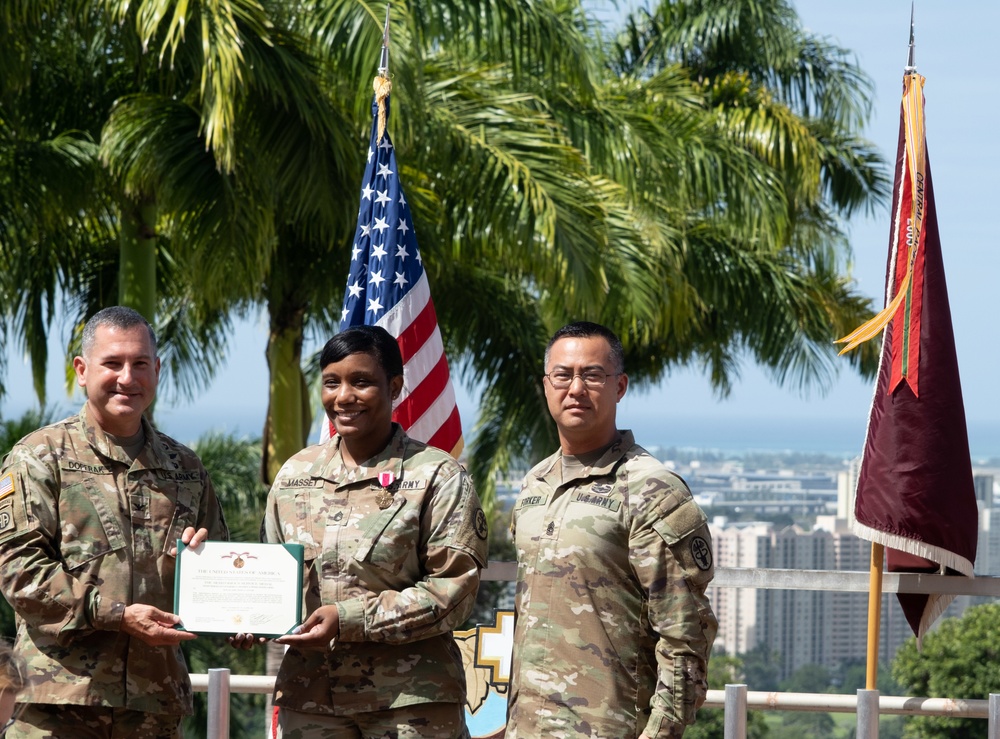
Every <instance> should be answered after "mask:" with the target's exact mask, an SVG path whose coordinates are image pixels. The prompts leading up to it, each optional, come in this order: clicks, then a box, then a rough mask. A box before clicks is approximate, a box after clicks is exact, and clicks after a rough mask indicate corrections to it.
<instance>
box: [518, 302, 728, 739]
mask: <svg viewBox="0 0 1000 739" xmlns="http://www.w3.org/2000/svg"><path fill="white" fill-rule="evenodd" d="M543 384H544V389H545V397H546V400H547V402H548V407H549V412H550V413H551V414H552V418H553V419H554V420H555V422H556V427H557V429H558V432H559V443H560V449H559V451H558V452H556V453H555V454H554V455H552V456H551V457H549V458H548V459H546V460H544V461H543V462H541V463H540V464H538V465H536V466H535V467H534V468H533V469H532V470H531V471H530V472H529V473H528V474H527V476H526V477H525V479H524V483H523V484H522V487H521V492H520V494H519V495H518V499H517V502H516V503H515V505H514V513H513V521H512V525H511V531H512V533H513V535H514V543H515V546H516V548H517V560H518V566H517V592H516V599H515V609H516V613H517V621H516V626H515V630H514V655H513V669H512V673H511V688H510V695H509V699H508V700H509V704H508V721H507V733H506V737H507V739H533V738H534V737H543V736H544V737H556V738H558V737H566V738H570V737H601V738H602V739H603V738H606V739H622V738H623V737H632V738H633V739H634V738H635V737H641V738H642V739H674V738H676V737H680V736H682V735H683V733H684V729H685V727H686V726H687V725H688V724H690V723H692V722H693V721H694V716H695V711H696V710H697V709H698V706H700V705H701V704H702V702H704V699H705V692H706V689H707V680H706V672H707V663H708V655H709V651H710V650H711V648H712V642H713V640H714V638H715V633H716V630H717V628H718V622H717V621H716V618H715V615H714V614H713V613H712V608H711V606H710V605H709V603H708V599H707V598H706V596H705V588H706V586H707V585H708V583H709V581H710V580H711V579H712V575H713V557H712V548H711V539H710V536H709V533H708V526H707V522H706V519H705V514H704V513H702V511H701V509H700V508H698V506H697V504H696V503H695V502H694V500H693V498H692V497H691V493H690V491H689V490H688V487H687V485H686V484H685V483H684V481H683V480H681V479H680V478H679V477H677V476H676V475H674V474H673V473H672V472H670V471H669V470H668V469H666V467H664V466H663V464H662V463H660V462H659V461H657V460H656V459H654V458H653V457H652V456H650V455H649V453H648V452H646V450H645V449H643V448H642V447H640V446H638V445H636V443H635V440H634V439H633V436H632V433H631V432H630V431H620V430H619V429H618V427H617V424H616V412H617V403H618V402H619V401H620V400H621V399H622V397H623V396H624V395H625V391H626V389H627V388H628V376H627V375H626V374H625V367H624V353H623V351H622V345H621V342H620V341H619V340H618V337H617V336H615V335H614V333H612V332H611V331H610V330H608V329H607V328H605V327H604V326H601V325H598V324H596V323H589V322H579V323H573V324H570V325H568V326H565V327H563V328H562V329H560V330H559V331H557V332H556V334H555V336H553V337H552V340H551V341H550V342H549V346H548V348H547V349H546V352H545V376H544V378H543Z"/></svg>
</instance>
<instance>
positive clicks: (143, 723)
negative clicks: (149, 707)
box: [5, 703, 182, 739]
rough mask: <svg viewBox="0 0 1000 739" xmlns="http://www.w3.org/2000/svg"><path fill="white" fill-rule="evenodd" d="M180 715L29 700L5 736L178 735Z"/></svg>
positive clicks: (104, 738)
mask: <svg viewBox="0 0 1000 739" xmlns="http://www.w3.org/2000/svg"><path fill="white" fill-rule="evenodd" d="M181 718H182V717H181V716H178V715H176V714H170V713H146V712H145V711H132V710H129V709H127V708H110V707H108V706H74V705H65V704H56V703H29V704H27V705H26V706H25V707H24V711H23V712H22V713H21V715H20V716H19V717H18V720H17V721H15V722H14V725H13V726H12V727H11V728H10V729H8V730H7V733H6V734H5V736H6V737H7V739H180V737H181Z"/></svg>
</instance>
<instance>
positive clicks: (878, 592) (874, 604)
mask: <svg viewBox="0 0 1000 739" xmlns="http://www.w3.org/2000/svg"><path fill="white" fill-rule="evenodd" d="M884 559H885V547H884V546H882V545H881V544H879V543H877V542H874V541H873V542H872V561H871V569H870V570H869V573H868V662H867V665H866V670H865V688H866V689H867V690H878V651H879V649H878V647H879V629H880V627H881V624H882V561H883V560H884Z"/></svg>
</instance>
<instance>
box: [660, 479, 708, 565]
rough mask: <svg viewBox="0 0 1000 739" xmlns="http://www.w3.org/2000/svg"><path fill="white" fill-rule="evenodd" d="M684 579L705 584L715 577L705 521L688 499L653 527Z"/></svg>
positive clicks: (698, 509) (706, 520) (702, 514)
mask: <svg viewBox="0 0 1000 739" xmlns="http://www.w3.org/2000/svg"><path fill="white" fill-rule="evenodd" d="M653 529H654V530H655V531H656V533H657V534H659V535H660V537H661V538H662V539H663V541H664V543H666V545H667V547H669V548H670V552H671V553H672V554H673V556H674V558H675V559H676V560H677V563H678V564H679V565H680V566H681V568H682V569H683V570H684V572H685V575H686V576H687V578H688V579H689V580H690V581H691V582H694V583H696V584H699V585H705V584H707V583H708V582H709V581H710V580H711V579H712V577H713V576H714V574H715V557H714V556H713V554H712V543H711V542H712V540H711V536H710V535H709V533H708V519H707V518H706V517H705V514H704V513H703V512H702V510H701V508H699V507H698V504H697V503H695V502H694V500H693V499H690V498H689V499H688V500H686V501H684V502H683V503H681V505H679V506H677V507H676V508H675V509H673V510H672V511H670V513H668V514H666V515H665V516H663V517H662V518H660V520H658V521H657V522H656V523H654V524H653Z"/></svg>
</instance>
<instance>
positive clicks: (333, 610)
mask: <svg viewBox="0 0 1000 739" xmlns="http://www.w3.org/2000/svg"><path fill="white" fill-rule="evenodd" d="M339 633H340V611H338V610H337V606H320V607H319V608H317V609H316V610H315V611H313V612H312V613H311V614H309V618H307V619H306V620H305V621H304V622H303V623H302V625H301V626H296V627H295V630H294V631H293V632H292V633H291V634H285V635H284V636H279V637H278V638H277V639H275V641H276V642H278V644H287V645H288V646H290V647H297V648H299V649H322V650H323V651H326V650H328V649H330V647H331V642H332V641H333V640H334V639H335V638H336V636H337V635H338V634H339Z"/></svg>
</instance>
